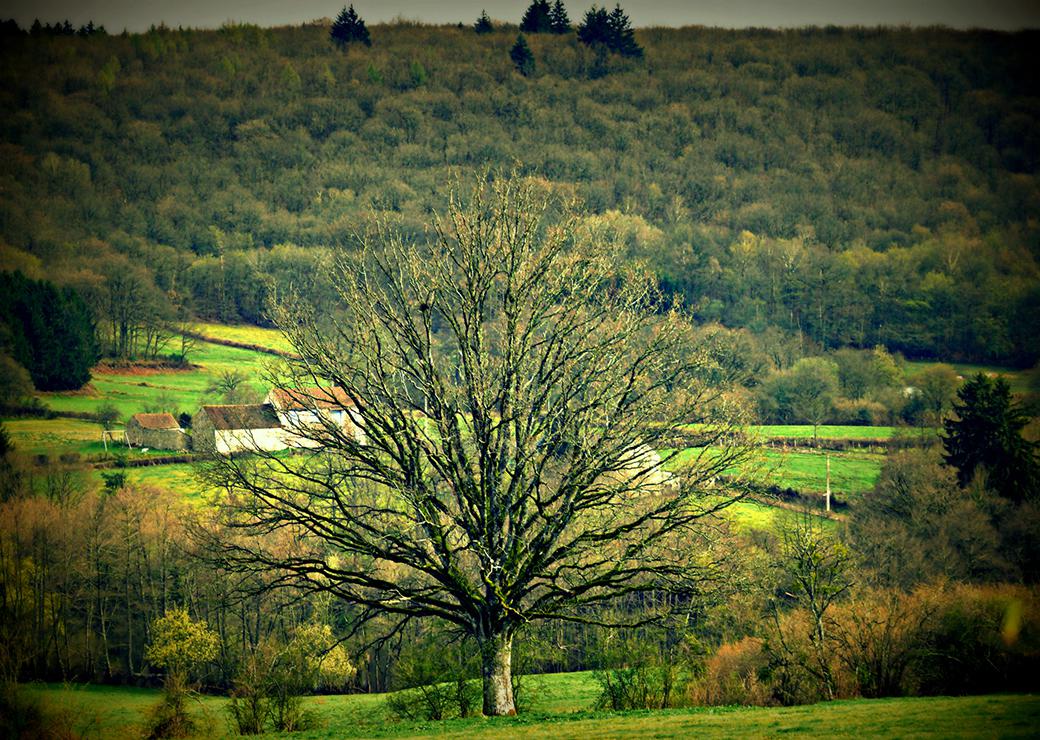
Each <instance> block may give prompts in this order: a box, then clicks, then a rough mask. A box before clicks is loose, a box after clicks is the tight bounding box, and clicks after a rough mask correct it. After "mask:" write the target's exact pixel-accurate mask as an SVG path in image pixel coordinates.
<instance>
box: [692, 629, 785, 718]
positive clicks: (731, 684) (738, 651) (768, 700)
mask: <svg viewBox="0 0 1040 740" xmlns="http://www.w3.org/2000/svg"><path fill="white" fill-rule="evenodd" d="M767 664H768V657H767V656H766V653H765V652H764V651H763V642H762V640H760V639H758V638H757V637H745V638H744V639H742V640H740V641H739V642H734V643H727V644H724V645H722V646H720V647H719V649H718V650H717V651H716V652H715V654H714V655H712V656H711V657H710V658H709V659H708V660H707V663H706V664H705V670H704V675H703V676H702V677H701V678H700V680H699V681H697V682H696V683H694V684H692V685H691V687H690V698H691V701H692V703H694V704H702V705H706V706H729V705H733V704H741V705H745V706H747V705H751V706H767V705H769V704H772V703H774V702H773V698H772V695H771V693H770V690H769V686H767V685H766V684H765V683H764V682H763V681H762V679H761V673H762V672H763V671H764V670H765V668H766V665H767Z"/></svg>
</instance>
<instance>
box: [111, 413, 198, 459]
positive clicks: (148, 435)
mask: <svg viewBox="0 0 1040 740" xmlns="http://www.w3.org/2000/svg"><path fill="white" fill-rule="evenodd" d="M126 441H127V444H128V445H130V446H131V447H151V448H153V449H157V450H184V449H187V448H188V435H187V434H185V433H184V430H183V429H181V425H180V424H178V423H177V420H176V419H175V418H173V414H134V415H133V416H131V417H130V421H128V422H127V423H126Z"/></svg>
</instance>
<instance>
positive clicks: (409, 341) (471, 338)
mask: <svg viewBox="0 0 1040 740" xmlns="http://www.w3.org/2000/svg"><path fill="white" fill-rule="evenodd" d="M554 214H561V215H554ZM434 236H435V238H434V239H433V240H432V243H431V244H429V245H416V244H411V243H408V242H406V241H404V240H403V239H402V238H401V237H400V236H398V235H397V234H395V233H394V232H393V231H392V230H390V229H382V230H380V232H379V233H378V235H377V238H375V239H372V240H369V241H368V242H367V243H366V244H365V245H364V248H363V250H362V251H361V252H360V253H350V254H342V255H340V256H339V257H338V259H337V260H336V261H335V264H334V265H332V266H331V269H332V270H333V271H334V277H335V282H336V284H337V286H338V290H339V297H340V305H339V306H338V307H336V309H335V310H334V311H333V310H332V309H331V307H328V306H312V305H307V304H306V303H304V302H302V301H300V300H299V299H298V298H296V297H288V296H287V297H284V299H283V300H282V301H281V302H280V303H279V304H278V305H277V306H276V307H275V308H274V310H273V316H274V318H275V320H276V322H277V324H278V325H279V326H280V327H281V329H282V331H283V332H284V333H285V335H286V336H287V337H288V339H289V340H290V341H291V343H292V345H293V348H294V350H295V352H296V353H297V354H298V355H299V358H300V359H299V360H296V361H289V362H288V364H287V365H286V366H285V367H284V368H283V371H282V373H283V374H282V375H281V376H280V377H279V378H277V379H276V380H277V382H278V384H280V385H282V386H285V387H293V388H301V389H302V388H308V387H319V388H322V389H326V390H328V389H331V388H334V387H336V388H342V389H343V390H344V391H345V393H346V395H347V397H349V400H350V403H341V404H339V406H340V410H342V411H344V412H345V413H347V414H349V415H350V417H351V418H352V419H353V421H354V426H355V427H357V428H359V429H360V430H361V431H362V432H363V435H357V434H355V433H354V431H353V430H352V429H351V428H350V425H348V426H347V428H343V427H340V426H339V425H337V424H336V423H334V422H332V421H331V420H330V418H329V415H328V414H327V413H326V414H325V415H323V416H319V418H321V419H322V421H321V422H320V423H317V424H315V423H313V422H304V421H300V422H298V423H296V424H295V425H293V426H294V428H293V429H292V431H293V432H294V433H295V434H297V435H299V436H300V437H301V438H304V439H307V440H310V442H311V443H312V444H314V445H315V447H314V448H313V449H309V450H307V451H306V452H304V453H303V454H296V455H285V454H277V453H268V452H263V451H261V450H256V454H254V455H251V456H249V457H246V458H234V459H231V458H228V459H224V460H219V461H216V462H215V463H214V474H215V475H216V476H217V477H218V478H219V480H220V481H221V483H222V485H223V487H224V488H225V489H226V491H227V492H228V495H227V499H226V504H227V506H226V507H225V512H226V515H227V517H226V518H227V524H229V525H230V526H231V527H233V528H235V529H237V530H238V536H236V537H232V538H227V539H226V540H225V542H224V547H223V554H224V557H225V559H226V560H227V562H230V563H234V564H235V565H237V566H238V567H242V568H246V569H257V570H267V569H271V570H275V571H277V572H278V573H280V574H282V575H281V577H282V578H284V579H285V581H286V582H294V583H301V582H302V583H304V584H306V585H307V586H308V587H310V588H313V589H315V590H319V591H325V592H329V593H331V594H334V595H335V596H337V597H339V598H342V599H344V600H347V601H349V602H351V603H352V604H355V605H358V607H359V608H360V609H361V610H362V612H361V614H362V616H363V618H367V617H371V616H375V615H390V616H391V617H393V618H394V619H396V620H398V622H406V621H407V620H409V619H412V618H416V617H439V618H441V619H443V620H445V621H446V622H448V623H450V624H452V625H455V626H457V627H458V628H459V630H460V631H461V632H463V633H465V634H468V635H471V636H472V637H474V638H475V639H476V640H477V641H478V643H479V644H480V645H481V650H482V657H483V669H484V710H485V713H487V714H503V713H511V712H512V711H513V701H512V697H511V696H510V695H509V694H510V690H509V685H510V682H509V670H510V666H509V661H510V649H511V642H512V638H513V635H514V634H515V633H516V631H517V630H518V629H520V628H521V627H522V626H523V625H524V624H526V623H528V622H530V621H532V620H538V619H548V618H558V619H568V620H586V621H592V622H595V621H600V622H602V621H603V620H605V619H606V617H604V616H603V615H604V614H606V613H607V612H605V611H604V610H603V609H602V608H601V607H603V606H604V605H607V604H608V603H609V602H611V601H615V600H617V599H618V598H619V597H623V596H625V595H627V594H634V593H639V592H649V591H660V590H667V591H671V592H675V593H686V594H693V593H696V591H697V589H698V587H700V586H703V585H704V584H705V583H706V582H707V581H708V580H710V578H711V577H712V573H713V572H714V571H713V568H712V566H713V563H714V560H715V559H716V557H717V555H716V553H715V549H714V547H713V538H712V536H710V535H709V534H705V531H702V529H701V528H697V527H695V525H696V524H698V522H700V521H701V520H703V519H705V518H706V517H708V516H709V515H711V514H713V513H715V512H718V511H719V510H721V509H723V508H724V507H726V506H728V505H729V504H731V503H733V502H734V501H735V500H737V499H738V498H739V497H740V495H741V492H740V491H737V490H734V489H732V488H730V489H722V488H721V487H718V486H716V484H715V479H716V477H717V476H718V475H719V474H721V473H722V472H723V471H731V470H732V469H733V467H734V466H735V465H736V464H738V463H739V462H740V461H741V460H742V459H743V458H744V457H745V456H746V454H747V451H748V447H747V445H746V443H745V441H744V437H743V436H742V432H741V429H742V427H743V422H744V421H745V419H743V418H742V417H741V414H740V413H739V411H740V405H739V404H738V403H737V402H735V401H734V400H732V396H731V395H730V394H729V393H728V392H727V388H728V386H729V385H730V384H731V382H732V381H733V380H734V379H733V378H732V377H729V376H730V375H732V373H731V372H730V371H729V370H727V369H726V367H725V366H724V365H722V364H720V363H719V362H718V360H717V358H716V357H715V355H714V354H713V352H712V347H710V346H707V345H705V344H703V343H701V342H699V341H698V340H696V339H695V333H694V330H693V327H692V326H691V324H690V322H689V321H688V320H687V319H686V317H685V316H684V315H683V314H682V312H681V310H679V309H674V310H670V311H668V312H661V311H659V310H657V311H655V307H656V306H658V305H660V302H659V301H658V300H657V299H658V296H657V294H656V292H655V288H654V285H653V283H652V281H651V280H649V279H648V278H647V277H646V276H645V275H644V274H641V273H640V272H639V271H637V270H635V269H630V268H620V267H619V266H618V265H619V263H620V261H618V260H615V259H614V256H615V255H614V253H615V249H614V248H613V247H611V246H610V245H603V244H597V243H595V242H594V240H592V239H591V238H590V235H589V234H587V233H585V232H584V231H583V229H582V228H581V226H580V222H579V221H578V220H577V218H576V217H575V216H574V215H573V212H572V211H571V210H569V209H568V208H566V207H561V205H560V204H559V203H558V202H556V201H554V200H553V199H552V198H550V197H548V196H546V195H542V194H540V193H539V191H538V189H537V187H536V186H535V185H533V184H531V183H529V182H525V181H522V180H521V179H519V178H517V177H515V176H514V177H512V178H506V179H501V180H498V181H496V182H494V183H493V184H490V185H481V186H478V187H477V188H476V189H475V191H474V192H473V194H472V196H471V197H470V198H469V200H468V202H467V203H463V202H460V200H459V199H458V198H456V197H453V198H452V200H451V202H450V206H449V208H448V211H447V214H446V215H445V216H444V217H443V218H440V219H438V220H437V221H436V223H435V231H434ZM315 395H323V394H322V393H318V394H315ZM328 397H329V398H332V395H331V393H329V394H328ZM326 400H327V399H326ZM319 405H320V404H318V403H315V411H318V409H317V406H319ZM690 425H693V426H690ZM690 430H693V433H695V434H696V435H698V437H699V441H700V445H699V447H698V448H697V449H695V450H693V451H686V452H684V453H682V454H683V455H685V456H686V459H684V460H682V461H680V460H679V459H678V458H676V457H675V456H676V455H678V454H679V453H678V452H675V453H666V454H665V455H664V457H663V458H662V457H661V456H659V455H658V454H656V453H655V452H653V450H656V449H659V448H661V447H662V446H663V445H664V443H665V441H666V440H668V439H669V438H675V436H676V432H677V431H683V432H685V433H686V434H689V433H690ZM680 462H682V464H679V463H680ZM273 532H279V533H280V534H281V535H282V536H280V537H278V538H276V541H278V542H281V543H283V545H282V546H280V547H278V548H277V549H270V548H269V547H268V546H267V544H266V543H267V542H270V541H271V540H270V539H268V538H265V535H269V534H270V533H273Z"/></svg>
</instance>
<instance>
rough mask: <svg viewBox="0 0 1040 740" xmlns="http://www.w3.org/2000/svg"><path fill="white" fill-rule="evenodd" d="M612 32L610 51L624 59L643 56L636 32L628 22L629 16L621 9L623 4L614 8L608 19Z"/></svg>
mask: <svg viewBox="0 0 1040 740" xmlns="http://www.w3.org/2000/svg"><path fill="white" fill-rule="evenodd" d="M607 26H608V28H609V30H610V50H611V51H613V52H615V53H617V54H620V55H621V56H623V57H641V56H643V47H641V46H640V45H639V44H638V43H637V42H636V36H635V32H634V31H633V30H632V24H631V22H630V21H629V20H628V15H627V14H626V13H625V11H623V10H622V9H621V4H620V3H619V4H617V5H615V6H614V10H612V11H611V13H610V17H609V19H608V23H607Z"/></svg>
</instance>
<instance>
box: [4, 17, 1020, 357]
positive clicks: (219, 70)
mask: <svg viewBox="0 0 1040 740" xmlns="http://www.w3.org/2000/svg"><path fill="white" fill-rule="evenodd" d="M577 10H578V9H577V8H573V9H572V11H573V12H572V15H573V14H574V13H576V12H577ZM4 36H5V38H4V44H3V50H2V51H0V110H2V111H3V113H2V114H0V152H2V156H0V240H2V244H0V269H3V270H21V271H22V272H23V273H25V274H27V275H28V276H29V277H34V278H42V277H46V278H48V279H50V280H53V281H55V282H58V283H59V284H64V285H71V286H73V287H75V288H77V289H79V290H80V292H81V293H83V294H84V297H86V298H87V300H88V302H89V303H91V304H92V305H93V307H94V308H95V311H96V313H98V315H99V317H98V326H99V327H100V329H101V330H102V332H109V333H110V334H111V337H109V338H108V340H109V345H110V349H112V350H117V349H118V348H117V347H116V344H117V342H116V340H115V337H116V336H125V329H126V327H121V326H119V325H118V322H119V319H117V320H113V318H112V317H113V316H125V317H127V318H126V320H127V321H131V322H132V321H138V322H143V321H150V322H166V321H174V320H176V319H178V318H184V317H186V316H191V315H197V316H200V317H204V318H215V319H220V320H225V321H235V320H243V321H250V322H258V323H262V322H263V321H264V315H263V309H262V305H263V294H264V291H265V290H267V289H269V286H262V285H261V283H260V281H258V280H257V278H256V275H257V272H261V273H263V272H265V271H271V270H274V271H275V272H276V273H277V275H276V279H275V285H276V286H277V285H278V284H279V281H282V282H285V281H289V280H291V279H292V277H291V276H293V275H296V276H299V275H304V276H309V277H313V276H315V275H316V274H320V270H317V269H315V268H316V265H318V264H319V262H320V260H321V259H324V255H325V253H326V249H327V248H328V247H332V246H335V245H343V244H346V245H348V246H349V245H351V244H353V243H354V241H355V239H356V237H357V234H358V233H359V232H360V231H363V230H364V229H365V227H366V225H368V224H370V223H372V222H373V220H375V219H376V218H378V217H380V216H383V215H389V216H390V217H391V218H393V219H394V220H396V221H397V222H398V223H399V224H400V225H401V226H402V228H404V229H405V230H407V231H410V232H411V233H412V234H414V235H415V236H416V238H424V236H423V235H424V233H425V231H424V229H425V225H426V224H428V223H429V221H430V216H429V214H430V213H431V212H434V211H442V210H443V209H442V206H443V204H444V201H445V199H446V197H447V193H448V191H449V186H450V183H451V182H452V180H453V177H455V176H461V177H462V178H463V180H464V181H465V178H467V177H470V171H477V170H479V169H481V168H484V167H486V166H489V165H490V166H492V167H501V168H510V167H512V166H514V164H515V163H517V162H519V163H520V164H519V166H520V167H521V168H522V170H523V171H524V172H527V173H529V174H531V175H532V176H537V177H540V178H544V179H545V180H546V181H548V182H549V183H550V184H551V186H552V187H554V188H556V189H557V190H558V191H560V192H561V193H562V194H564V195H574V196H577V197H578V198H580V199H581V200H582V201H583V203H584V210H585V212H586V213H587V214H588V217H589V218H590V219H593V220H596V223H597V225H598V226H600V227H601V228H602V230H603V231H602V233H603V234H604V238H613V239H623V240H624V241H625V243H626V244H628V246H629V250H628V254H629V256H630V258H631V259H633V260H643V261H646V262H647V263H649V264H650V265H651V266H652V267H653V269H654V270H655V271H656V273H657V275H658V277H659V279H660V281H661V284H662V286H664V288H665V289H666V292H667V293H668V294H675V295H677V294H682V295H683V296H685V300H686V303H687V304H689V305H691V306H692V307H693V308H694V310H695V311H696V313H697V315H698V317H699V318H700V319H702V320H704V321H706V322H708V321H718V322H721V323H723V324H726V325H728V326H732V327H747V328H749V329H751V330H753V331H755V332H759V331H762V330H765V329H767V328H769V327H775V329H778V330H780V331H781V332H783V333H786V334H789V335H791V336H794V337H797V338H798V339H799V340H807V341H808V342H810V343H811V344H812V345H817V346H819V347H820V348H823V349H833V348H838V347H844V346H853V347H873V346H874V345H876V344H883V345H885V346H887V347H888V348H889V350H892V351H901V352H904V353H906V354H908V355H912V356H922V357H927V356H941V357H950V358H954V357H960V358H965V359H974V360H985V361H995V362H1012V363H1019V364H1030V363H1032V362H1034V361H1035V360H1036V358H1037V356H1038V354H1040V347H1038V341H1037V337H1036V332H1035V329H1034V327H1035V326H1037V325H1040V270H1038V251H1040V240H1038V236H1040V231H1038V229H1040V227H1038V223H1037V215H1038V213H1040V190H1038V183H1037V175H1036V173H1037V166H1038V162H1040V126H1038V118H1040V96H1038V87H1040V81H1038V80H1037V78H1036V76H1035V74H1033V72H1032V69H1033V65H1032V57H1033V50H1034V47H1035V45H1036V42H1037V41H1038V39H1040V35H1038V34H1036V33H1032V32H1026V33H1018V34H1002V33H993V32H956V31H950V30H944V29H917V30H911V29H845V30H843V29H833V28H828V29H815V28H813V29H801V30H788V31H768V30H746V31H727V30H718V29H704V28H686V29H649V30H641V31H638V32H637V34H636V36H637V39H638V42H639V44H640V45H641V46H642V47H643V49H644V51H645V54H644V56H643V58H641V59H627V58H622V57H620V56H616V55H609V56H605V55H603V54H600V53H597V52H596V50H595V49H592V48H588V47H586V46H585V45H584V44H582V43H581V42H580V41H579V40H578V39H577V37H576V36H575V35H574V34H573V33H572V34H535V35H532V36H531V37H530V38H529V44H530V47H531V51H532V53H533V55H534V57H535V59H536V62H537V64H536V65H535V71H534V73H533V74H531V75H530V76H528V77H524V76H521V75H520V74H518V73H517V72H516V71H515V68H514V65H513V63H512V61H511V60H510V57H509V49H510V47H511V45H512V44H513V43H514V42H515V38H516V28H515V27H507V26H496V30H495V31H494V32H491V33H483V34H477V33H475V32H474V30H473V29H472V28H471V27H470V26H468V25H467V26H465V27H460V28H456V27H434V26H422V25H415V24H408V23H399V24H396V25H389V26H374V27H372V28H371V40H372V46H371V48H367V47H360V46H351V47H348V48H347V49H346V50H343V49H340V48H337V47H336V46H335V45H334V44H333V43H332V42H331V40H330V38H329V29H328V27H327V26H322V25H312V26H304V27H295V28H276V29H261V28H256V27H252V26H238V25H228V26H226V27H224V28H221V29H219V30H216V31H191V30H187V31H186V30H172V29H168V28H156V29H153V30H151V31H149V32H147V33H144V34H133V35H127V34H123V35H119V36H113V35H105V34H101V33H96V34H89V35H53V34H40V33H38V34H27V33H20V32H18V30H17V29H15V28H13V27H11V25H10V24H5V25H4ZM278 276H281V277H278ZM309 282H310V283H311V284H313V285H314V289H315V290H326V289H327V286H323V285H321V284H320V281H319V283H318V284H315V283H314V281H309ZM128 301H129V302H130V304H129V305H130V308H129V309H127V307H126V306H127V302H128ZM134 301H136V302H137V303H133V302H134ZM106 327H108V328H106ZM141 331H146V329H141ZM103 338H104V337H103Z"/></svg>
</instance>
